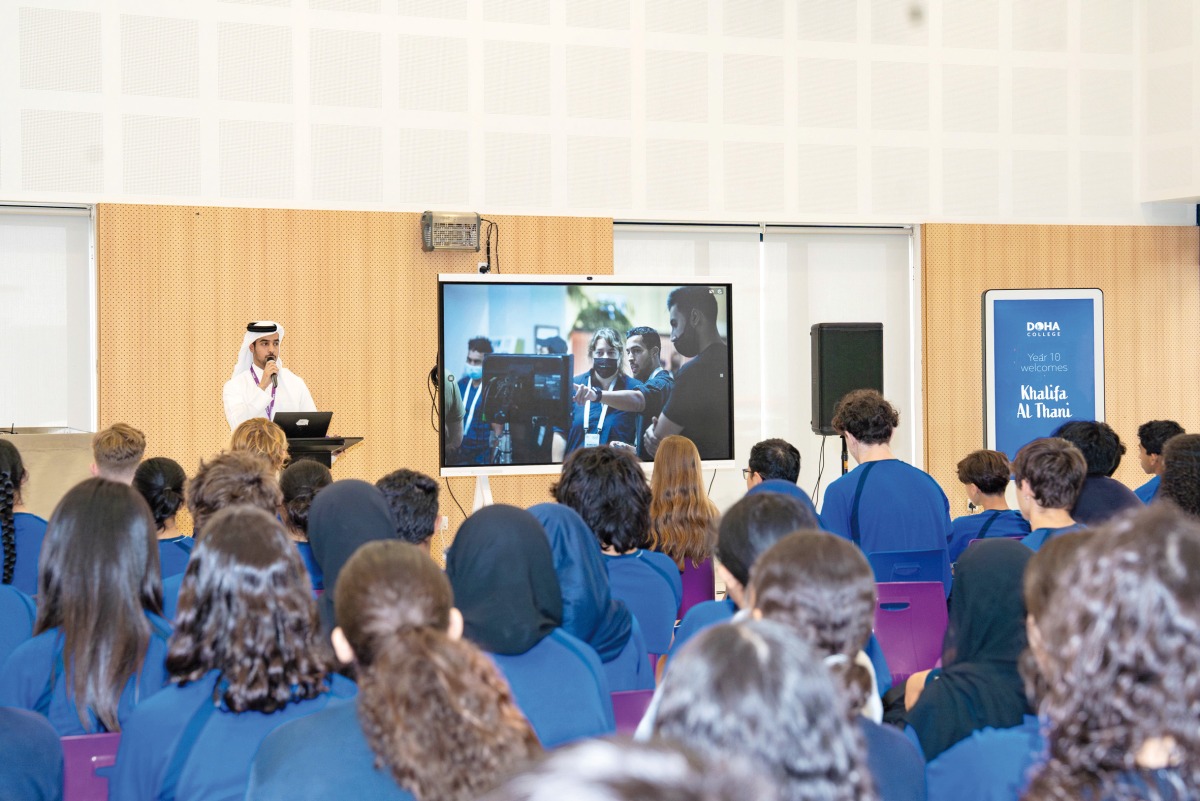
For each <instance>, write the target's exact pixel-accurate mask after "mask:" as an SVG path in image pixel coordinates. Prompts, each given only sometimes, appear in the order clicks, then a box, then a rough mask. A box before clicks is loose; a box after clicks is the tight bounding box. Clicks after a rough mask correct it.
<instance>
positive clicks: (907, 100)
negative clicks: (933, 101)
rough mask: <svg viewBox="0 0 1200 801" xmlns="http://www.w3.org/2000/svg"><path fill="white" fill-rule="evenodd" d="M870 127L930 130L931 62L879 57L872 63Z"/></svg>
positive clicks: (896, 129) (886, 129) (887, 129)
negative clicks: (887, 59)
mask: <svg viewBox="0 0 1200 801" xmlns="http://www.w3.org/2000/svg"><path fill="white" fill-rule="evenodd" d="M871 127H872V128H874V129H876V130H885V131H926V130H929V66H928V65H926V64H912V63H908V62H886V61H879V62H875V63H874V64H872V65H871Z"/></svg>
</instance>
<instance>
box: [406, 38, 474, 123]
mask: <svg viewBox="0 0 1200 801" xmlns="http://www.w3.org/2000/svg"><path fill="white" fill-rule="evenodd" d="M467 45H468V42H467V40H466V39H460V38H450V37H445V36H404V35H401V36H400V38H399V54H400V59H399V65H400V76H399V81H398V84H397V85H398V87H399V94H400V108H401V109H404V110H408V111H466V110H467V88H468V84H469V81H470V77H469V72H468V66H467Z"/></svg>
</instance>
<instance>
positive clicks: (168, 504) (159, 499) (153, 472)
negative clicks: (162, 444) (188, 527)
mask: <svg viewBox="0 0 1200 801" xmlns="http://www.w3.org/2000/svg"><path fill="white" fill-rule="evenodd" d="M185 483H187V475H186V474H185V473H184V472H183V468H182V467H180V466H179V463H178V462H176V461H175V460H174V459H168V458H167V457H165V456H155V457H154V458H153V459H147V460H146V461H144V462H142V463H141V464H140V465H138V468H137V470H136V471H135V472H134V474H133V488H134V489H136V490H137V491H138V492H140V493H141V494H142V497H143V498H145V499H146V503H147V504H149V505H150V512H151V513H152V514H153V515H154V525H155V526H157V527H158V529H159V530H160V531H161V530H162V528H163V525H164V524H165V523H166V522H167V521H168V520H170V519H171V518H172V517H174V516H175V515H176V514H177V513H178V512H179V507H180V506H182V505H183V485H184V484H185Z"/></svg>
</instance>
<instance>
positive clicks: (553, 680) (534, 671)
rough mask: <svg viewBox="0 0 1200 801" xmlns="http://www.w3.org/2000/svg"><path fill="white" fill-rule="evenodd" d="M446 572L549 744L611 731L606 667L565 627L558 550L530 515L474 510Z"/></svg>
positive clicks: (479, 639) (470, 629) (469, 626)
mask: <svg viewBox="0 0 1200 801" xmlns="http://www.w3.org/2000/svg"><path fill="white" fill-rule="evenodd" d="M591 450H597V449H591ZM446 575H447V577H449V579H450V585H451V586H452V587H453V588H454V598H455V601H456V602H457V605H458V608H459V609H460V610H462V615H463V622H464V633H465V636H466V638H467V639H468V640H470V641H471V642H473V643H475V644H476V645H478V646H479V647H480V648H482V649H483V650H484V651H487V652H488V653H489V654H490V655H491V657H492V661H493V662H495V663H496V666H497V667H498V668H500V672H501V673H503V674H504V677H505V678H506V679H507V680H508V684H509V686H510V687H512V691H513V696H514V697H515V698H516V699H517V706H519V707H520V708H521V711H522V712H524V713H525V717H527V718H528V719H529V722H530V724H531V725H532V726H533V730H534V731H535V732H536V733H537V736H538V739H539V740H540V741H541V743H542V745H543V746H544V747H546V748H553V747H554V746H557V745H561V744H562V743H565V742H569V741H571V740H578V739H582V738H584V737H598V736H601V735H605V734H610V733H612V732H613V730H614V729H615V728H616V723H615V722H614V720H613V709H612V699H611V698H610V696H609V690H608V681H607V680H606V679H605V676H604V668H603V667H602V666H601V662H600V658H599V657H598V656H596V652H595V651H594V650H592V648H591V647H590V646H588V645H587V644H585V643H583V642H581V641H580V640H578V639H576V638H575V637H573V636H571V635H570V634H568V633H566V632H565V631H563V630H562V628H561V626H562V619H563V612H562V590H561V589H560V588H559V586H558V578H557V576H555V574H554V556H553V554H552V553H551V551H550V543H549V541H548V540H547V539H546V532H545V531H543V530H542V525H541V523H539V522H538V521H537V519H536V518H534V516H533V515H531V514H530V513H529V512H526V511H525V510H524V509H517V508H516V507H513V506H503V505H494V506H485V507H483V508H482V509H480V510H479V511H477V512H475V513H474V514H472V515H471V516H470V517H468V518H467V519H466V521H465V522H464V523H463V524H462V526H460V527H459V529H458V535H457V536H456V537H455V538H454V545H452V546H451V547H450V549H449V550H448V551H447V552H446Z"/></svg>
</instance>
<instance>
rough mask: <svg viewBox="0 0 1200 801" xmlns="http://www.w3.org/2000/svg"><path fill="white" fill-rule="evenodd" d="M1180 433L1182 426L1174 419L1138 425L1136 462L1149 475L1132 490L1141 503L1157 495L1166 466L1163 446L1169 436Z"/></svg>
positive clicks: (1147, 501)
mask: <svg viewBox="0 0 1200 801" xmlns="http://www.w3.org/2000/svg"><path fill="white" fill-rule="evenodd" d="M1182 433H1184V431H1183V426H1181V425H1179V423H1176V422H1175V421H1174V420H1151V421H1150V422H1148V423H1142V424H1141V425H1140V426H1138V430H1137V434H1138V464H1140V465H1141V467H1142V470H1144V471H1146V472H1147V473H1149V474H1150V476H1151V478H1150V480H1149V481H1147V482H1146V483H1145V484H1143V485H1142V486H1140V487H1138V488H1137V489H1135V490H1134V491H1133V494H1134V495H1136V496H1137V497H1138V500H1139V501H1141V502H1142V503H1150V501H1152V500H1154V498H1155V496H1156V495H1158V488H1159V485H1160V484H1161V483H1162V474H1163V470H1164V469H1165V468H1166V464H1165V462H1164V461H1163V446H1164V445H1166V444H1167V440H1169V439H1170V438H1171V437H1175V436H1178V435H1180V434H1182Z"/></svg>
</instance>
